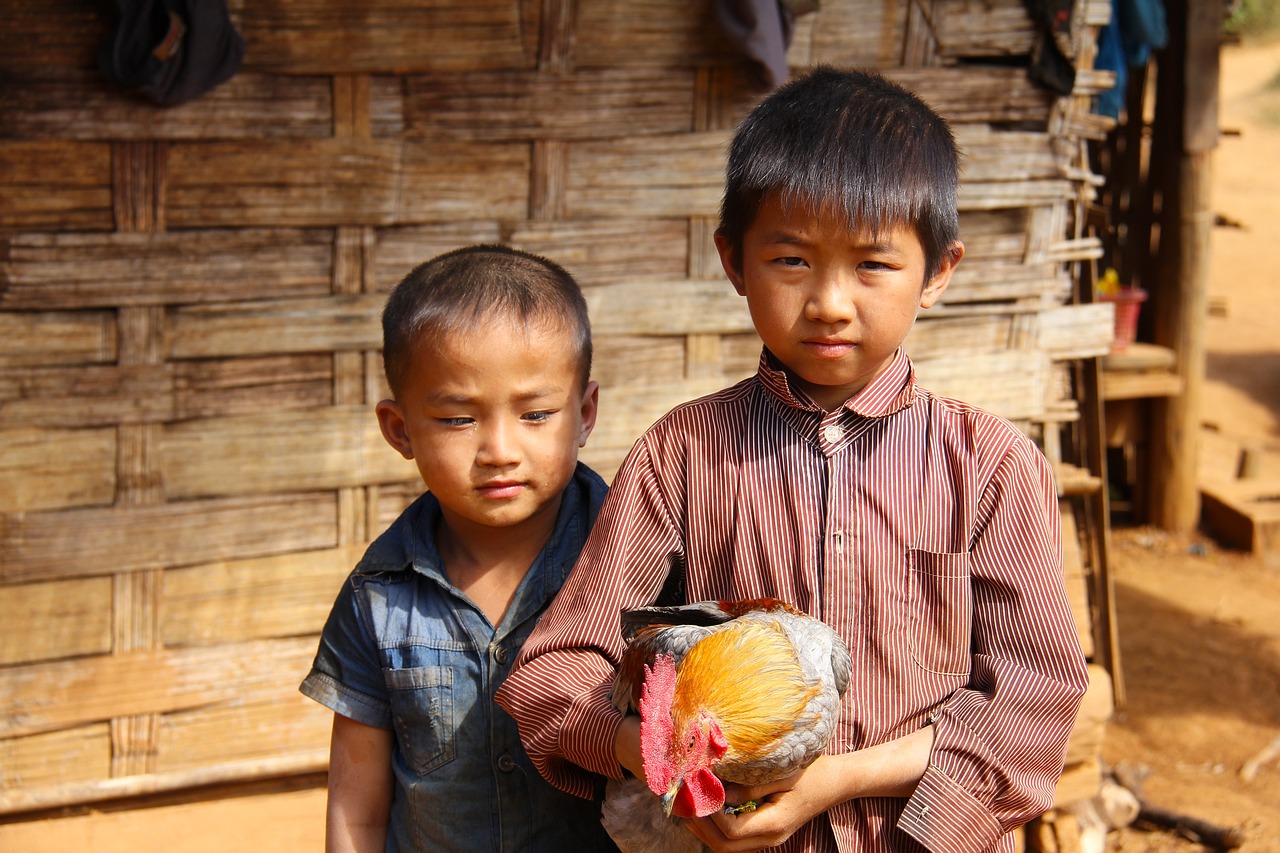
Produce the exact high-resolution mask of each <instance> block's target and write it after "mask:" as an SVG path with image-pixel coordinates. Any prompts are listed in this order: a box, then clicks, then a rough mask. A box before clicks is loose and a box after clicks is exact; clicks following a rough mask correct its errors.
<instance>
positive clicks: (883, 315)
mask: <svg viewBox="0 0 1280 853" xmlns="http://www.w3.org/2000/svg"><path fill="white" fill-rule="evenodd" d="M716 248H717V249H719V251H720V260H721V263H722V264H723V265H724V269H725V272H726V273H727V274H728V276H729V279H730V280H731V281H732V282H733V286H734V288H735V289H737V291H738V293H740V294H741V295H743V296H745V297H746V298H747V307H748V308H749V309H750V311H751V319H752V321H753V322H754V324H755V327H756V331H757V332H758V333H759V335H760V338H761V340H763V341H764V345H765V346H766V347H768V348H769V351H770V352H771V353H773V354H774V355H775V356H777V358H778V359H779V360H780V361H781V362H782V363H783V364H784V365H786V366H787V368H788V369H789V370H790V372H791V374H792V376H793V378H794V380H795V381H796V383H797V384H798V385H799V386H800V388H802V389H803V390H804V391H805V393H807V394H808V395H809V396H810V397H812V398H813V400H814V402H816V403H817V404H818V405H820V406H822V407H823V408H824V409H827V410H832V409H835V408H837V407H839V406H841V405H843V404H844V402H845V401H846V400H848V399H849V398H850V397H852V396H853V395H855V394H857V393H858V392H859V391H861V390H862V389H863V388H864V387H865V386H866V385H867V384H868V383H869V382H871V380H872V379H874V378H875V377H876V376H877V375H879V373H880V372H881V371H882V370H884V368H885V367H886V366H887V365H888V364H889V362H890V361H892V359H893V354H894V352H895V351H896V350H897V349H898V346H899V345H900V344H901V343H902V341H903V339H904V338H906V336H907V332H908V331H910V330H911V324H912V323H913V322H914V321H915V318H916V313H917V311H918V310H919V309H920V308H928V307H929V306H931V305H933V304H934V303H935V302H936V301H937V300H938V297H939V296H941V295H942V292H943V291H944V290H945V289H946V286H947V283H948V282H949V281H950V280H951V273H952V272H953V271H954V269H955V266H956V264H957V263H959V262H960V258H961V257H962V256H963V255H964V247H963V246H961V245H960V244H959V243H957V244H956V245H955V247H954V248H953V251H952V252H951V254H950V255H949V256H948V257H947V259H946V260H945V261H944V262H943V264H942V269H941V270H940V271H939V272H938V273H937V275H935V276H933V277H932V278H931V279H929V280H928V281H927V282H926V281H925V258H924V247H923V246H922V245H921V243H920V238H919V237H918V236H917V235H916V233H915V231H914V230H912V229H911V228H908V227H900V228H896V229H894V230H892V231H890V232H889V233H887V234H885V235H883V236H881V237H880V238H879V239H876V238H874V237H872V236H871V235H869V234H859V233H851V232H850V231H849V229H848V227H847V226H846V225H845V223H844V221H843V219H842V218H841V217H839V216H819V215H815V214H813V213H811V212H809V211H807V210H805V209H804V208H803V207H802V206H800V205H796V206H793V208H792V209H788V210H784V209H783V206H782V204H781V203H780V201H779V199H778V197H777V195H776V194H774V195H770V196H768V197H766V199H765V200H764V202H763V203H762V204H761V206H760V209H759V211H758V212H757V215H756V219H755V221H754V222H753V223H752V225H751V227H750V228H748V229H747V231H746V234H745V235H744V237H743V241H742V257H741V259H740V265H739V264H736V263H735V258H734V251H733V247H731V246H730V245H728V243H727V241H726V240H724V239H723V238H722V237H721V236H720V235H719V234H717V235H716ZM922 283H923V289H922V287H921V285H922Z"/></svg>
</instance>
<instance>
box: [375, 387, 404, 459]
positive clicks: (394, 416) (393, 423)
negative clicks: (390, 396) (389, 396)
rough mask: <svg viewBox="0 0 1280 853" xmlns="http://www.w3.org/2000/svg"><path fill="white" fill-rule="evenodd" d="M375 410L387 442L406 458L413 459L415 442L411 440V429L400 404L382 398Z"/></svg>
mask: <svg viewBox="0 0 1280 853" xmlns="http://www.w3.org/2000/svg"><path fill="white" fill-rule="evenodd" d="M374 411H376V412H377V413H378V426H379V427H381V428H382V437H383V438H385V439H386V440H387V444H389V445H391V446H392V447H394V448H395V449H396V450H397V451H398V452H399V453H400V455H401V456H403V457H404V458H405V459H412V458H413V443H412V442H410V441H409V430H408V426H407V425H406V424H405V421H404V412H403V411H401V409H400V404H399V403H397V402H396V401H395V400H380V401H379V402H378V405H377V406H376V407H374Z"/></svg>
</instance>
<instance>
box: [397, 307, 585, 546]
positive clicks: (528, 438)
mask: <svg viewBox="0 0 1280 853" xmlns="http://www.w3.org/2000/svg"><path fill="white" fill-rule="evenodd" d="M581 384H582V383H581V379H580V362H579V358H578V352H577V350H576V348H575V346H574V337H573V334H572V333H571V332H570V331H569V330H568V329H561V328H558V327H557V326H555V325H554V324H546V323H539V322H536V321H535V322H532V323H530V324H528V325H527V326H526V325H522V324H521V323H520V322H519V321H517V320H514V319H512V318H507V317H496V318H487V319H483V320H481V321H480V322H479V323H478V324H477V325H476V326H475V327H474V328H473V329H471V330H469V331H466V332H461V333H454V334H446V335H442V336H439V339H437V340H434V341H431V342H430V343H427V344H424V345H422V346H421V347H420V349H419V350H418V352H416V353H415V354H414V361H413V368H412V370H411V371H410V373H409V375H408V377H407V378H406V381H405V383H404V387H403V388H402V389H401V390H400V393H399V394H398V395H397V399H396V400H394V401H392V400H383V401H382V402H380V403H379V404H378V407H377V413H378V422H379V424H380V425H381V427H382V434H383V436H384V437H385V438H386V439H387V442H388V443H389V444H391V446H392V447H394V448H395V449H396V450H398V451H400V453H401V455H403V456H404V457H405V458H406V459H413V460H414V461H415V462H416V463H417V465H418V471H419V473H420V474H421V475H422V480H423V482H424V483H426V486H427V489H428V490H430V491H431V492H432V494H434V495H435V496H436V498H437V499H438V500H439V501H440V506H441V509H442V512H443V517H444V523H445V524H446V525H447V526H448V528H449V533H450V534H452V535H455V536H458V537H461V538H467V537H469V536H471V537H474V536H487V535H491V531H492V528H508V529H510V528H528V529H529V530H530V531H531V532H541V531H543V530H544V528H545V530H546V531H547V532H549V531H550V529H551V528H552V527H554V524H555V518H556V513H557V511H558V510H559V507H560V494H561V492H562V491H563V490H564V487H565V486H566V485H567V484H568V482H569V480H570V478H571V477H572V476H573V472H574V467H575V465H576V464H577V461H578V448H579V447H582V446H583V445H585V444H586V441H587V436H589V435H590V434H591V430H592V428H593V427H594V426H595V420H596V404H597V399H598V396H599V386H598V385H597V384H596V383H595V382H590V383H588V384H587V387H586V388H582V387H580V386H581ZM507 532H518V530H517V531H512V530H508V531H507Z"/></svg>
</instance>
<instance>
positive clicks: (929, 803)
mask: <svg viewBox="0 0 1280 853" xmlns="http://www.w3.org/2000/svg"><path fill="white" fill-rule="evenodd" d="M958 159H959V158H958V154H957V151H956V147H955V142H954V139H953V137H952V135H951V132H950V129H949V128H948V127H947V125H946V123H945V122H944V121H943V120H942V119H941V118H940V117H939V116H937V115H936V114H935V113H934V112H933V111H932V110H931V109H929V107H927V106H926V105H925V104H924V103H923V102H921V101H920V100H919V99H917V98H916V97H915V96H913V95H911V94H910V93H908V92H906V91H905V90H903V89H901V88H899V87H897V86H896V85H893V84H891V83H889V82H887V81H885V80H883V79H881V78H879V77H877V76H874V75H868V74H863V73H858V72H844V71H837V70H835V69H832V68H821V69H817V70H815V71H813V72H811V73H810V74H808V75H806V76H804V77H802V78H800V79H797V80H795V81H793V82H792V83H790V84H788V85H786V86H784V87H783V88H781V89H779V90H777V91H776V92H775V93H774V94H773V95H771V96H770V97H769V98H767V99H766V100H765V101H764V102H762V103H761V104H760V105H759V106H758V107H757V108H756V109H755V110H754V111H753V112H752V114H751V115H750V116H748V117H747V119H746V120H745V121H744V123H743V125H742V126H741V127H740V128H739V129H738V131H737V133H736V134H735V136H734V141H733V144H732V146H731V148H730V152H729V162H728V170H727V180H726V188H725V197H724V203H723V207H722V211H721V220H720V227H719V229H718V231H717V233H716V247H717V248H718V250H719V252H720V257H721V260H722V263H723V266H724V269H725V272H726V273H727V274H728V276H729V279H730V281H731V282H732V283H733V286H734V288H735V289H736V290H737V291H738V293H739V294H741V295H743V296H744V297H746V300H747V305H748V307H749V309H750V312H751V317H752V320H753V322H754V324H755V327H756V329H757V331H758V332H759V334H760V337H761V339H762V340H763V342H764V351H763V353H762V355H761V360H760V367H759V370H758V372H757V374H756V376H755V377H753V378H751V379H748V380H746V381H744V382H742V383H739V384H738V385H736V386H734V387H732V388H728V389H726V390H724V391H721V392H719V393H716V394H713V395H710V396H708V397H705V398H703V399H700V400H695V401H693V402H691V403H686V404H684V405H682V406H679V407H677V408H676V409H675V410H673V411H672V412H670V413H668V414H667V415H666V416H665V417H664V418H662V419H661V420H659V421H658V423H657V424H655V425H654V426H653V427H651V428H650V430H649V431H648V432H647V433H646V434H645V435H644V436H642V437H641V439H640V440H639V441H638V442H637V443H636V445H635V447H634V448H633V449H632V451H631V453H630V454H629V456H628V458H627V460H626V461H625V462H624V464H623V466H622V468H621V470H620V471H619V473H618V475H617V477H616V478H615V480H614V483H613V485H612V487H611V489H610V493H609V498H608V500H607V501H606V504H605V507H604V509H603V510H602V512H601V515H600V518H599V521H598V523H597V525H596V527H595V529H594V531H593V533H592V535H591V537H590V538H589V540H588V542H587V544H586V546H585V547H584V549H583V554H582V558H581V560H580V563H579V569H578V570H577V571H575V572H574V573H573V574H572V575H571V576H570V578H569V580H568V582H567V583H566V585H565V588H564V591H563V592H562V594H561V596H560V598H559V599H558V600H557V602H556V604H555V605H554V606H553V607H552V608H551V610H550V611H549V612H548V614H547V617H546V619H544V620H543V622H542V623H541V625H540V626H539V627H538V629H537V631H536V632H535V633H534V635H533V636H532V637H531V638H530V640H529V642H528V643H527V644H526V645H525V648H524V650H523V651H522V652H521V655H520V659H519V660H518V661H517V666H516V669H515V671H514V672H513V674H512V676H511V677H510V678H509V679H508V681H507V683H506V684H505V685H504V687H503V689H502V690H501V691H500V692H499V695H498V701H499V703H500V704H502V705H503V707H505V708H507V709H508V710H509V711H510V712H511V713H512V715H513V716H514V717H515V718H516V720H517V721H518V723H519V725H520V733H521V736H522V737H523V738H524V740H525V744H526V747H527V748H528V749H529V753H530V755H531V756H532V758H533V761H534V763H535V764H536V765H537V766H538V768H539V770H541V771H542V772H543V773H544V774H545V775H546V776H547V778H549V779H550V780H551V781H552V782H553V783H555V784H556V785H558V786H560V787H562V788H564V789H566V790H571V791H575V792H578V793H579V794H586V793H588V791H589V784H588V783H589V780H590V779H591V775H590V774H591V773H595V774H602V775H606V776H612V777H619V776H621V775H622V773H623V772H624V768H625V770H629V771H630V772H632V773H635V774H637V775H640V774H641V773H642V772H643V769H642V762H641V760H640V757H639V755H638V722H637V720H636V718H634V717H628V718H626V719H622V718H620V717H619V716H618V715H617V714H616V713H615V712H613V711H612V710H611V708H610V706H609V702H608V684H609V683H610V681H611V680H612V678H613V673H614V667H615V666H616V664H617V662H618V660H619V656H620V654H621V651H622V640H621V638H620V637H619V629H618V612H619V611H620V610H623V609H626V608H629V607H633V606H637V605H644V604H648V603H650V602H652V601H653V600H654V599H655V598H656V597H657V596H658V594H659V590H660V589H662V588H663V585H664V581H665V580H666V579H667V577H668V574H669V568H670V571H674V572H677V573H683V575H684V584H685V593H684V597H685V600H686V601H697V600H701V599H716V598H725V599H735V598H750V597H756V596H774V597H777V598H780V599H783V600H785V601H789V602H791V603H793V604H795V605H796V606H798V607H799V608H800V609H802V610H804V611H806V612H808V613H810V614H812V615H814V616H818V617H820V618H822V619H823V620H824V621H826V622H827V623H828V624H830V625H831V626H833V627H834V628H835V629H836V630H837V631H838V632H839V633H840V635H841V636H842V637H843V638H844V640H845V642H846V643H847V645H848V647H849V650H850V652H851V654H852V656H853V681H852V683H851V684H850V687H849V690H848V693H847V694H846V696H845V698H844V702H843V706H842V708H841V718H840V722H839V725H838V727H837V730H836V732H835V735H834V736H833V738H832V741H831V743H830V745H829V746H828V750H827V754H826V755H824V756H823V757H821V758H819V759H818V761H817V762H815V763H814V764H812V765H811V766H810V767H809V768H808V769H806V770H805V771H803V772H801V773H798V774H796V775H795V776H792V777H791V778H790V779H788V780H786V781H784V782H782V783H778V784H776V785H773V786H761V787H759V788H756V789H745V790H743V789H739V790H737V791H732V792H730V800H729V801H730V802H741V801H742V800H744V799H749V798H750V799H757V800H758V799H760V798H762V797H764V798H766V802H765V803H764V804H763V805H762V806H761V807H760V808H759V809H758V810H757V811H755V812H753V813H745V814H741V815H724V814H716V815H713V816H711V817H709V818H703V819H700V820H695V821H691V822H689V827H690V829H691V830H692V831H693V832H694V834H696V835H697V836H698V837H700V838H701V839H702V840H703V841H704V842H706V843H707V844H709V845H710V846H712V847H713V848H714V849H717V850H755V849H758V848H760V847H765V846H770V845H775V844H782V845H783V847H782V849H785V850H836V849H840V850H859V851H864V850H921V849H928V850H934V851H977V850H1001V851H1008V850H1012V849H1013V844H1014V838H1013V836H1012V835H1011V834H1009V833H1010V830H1012V829H1013V828H1015V827H1017V826H1019V825H1021V824H1022V823H1024V822H1025V821H1026V820H1028V819H1030V818H1031V817H1032V816H1034V815H1036V814H1038V813H1039V812H1041V811H1043V810H1044V809H1045V808H1047V807H1048V805H1049V803H1050V801H1051V797H1052V791H1053V788H1054V784H1055V782H1056V780H1057V778H1058V775H1059V774H1060V772H1061V769H1062V759H1063V753H1064V749H1065V745H1066V740H1067V736H1068V733H1069V731H1070V729H1071V724H1072V721H1073V719H1074V715H1075V711H1076V708H1077V706H1078V704H1079V701H1080V698H1081V696H1082V695H1083V692H1084V689H1085V684H1086V680H1087V675H1086V670H1085V662H1084V658H1083V655H1082V654H1081V651H1080V646H1079V643H1078V641H1077V639H1076V631H1075V627H1074V625H1073V623H1072V618H1071V613H1070V611H1069V609H1068V606H1067V602H1066V597H1065V594H1064V591H1063V586H1062V580H1061V540H1060V531H1059V522H1058V506H1057V498H1056V493H1055V488H1054V483H1053V479H1052V474H1051V471H1050V469H1049V466H1048V464H1047V462H1046V461H1045V459H1044V457H1043V456H1042V455H1041V454H1040V453H1039V451H1038V450H1037V449H1036V448H1035V446H1034V445H1033V444H1032V443H1031V442H1030V441H1029V440H1028V439H1027V438H1026V437H1025V436H1023V435H1022V434H1021V433H1019V432H1018V431H1017V430H1016V429H1014V428H1013V427H1012V426H1011V425H1009V424H1008V423H1007V422H1005V421H1002V420H1000V419H998V418H996V417H994V416H992V415H989V414H986V413H984V412H981V411H978V410H976V409H974V408H973V407H971V406H967V405H965V404H963V403H960V402H956V401H954V400H949V399H944V398H941V397H938V396H936V395H934V394H931V393H929V392H928V391H926V390H924V389H922V388H920V387H919V386H918V385H917V384H916V381H915V376H914V373H913V371H912V367H911V363H910V361H909V359H908V358H907V357H906V355H905V354H904V353H903V352H902V350H901V344H902V341H903V339H904V338H905V337H906V335H907V332H908V330H909V329H910V328H911V324H912V322H913V321H914V319H915V316H916V313H917V311H918V309H919V308H921V307H924V308H928V307H929V306H931V305H933V304H934V303H935V302H937V300H938V298H939V296H941V294H942V292H943V290H944V289H945V288H946V286H947V283H948V281H949V280H950V278H951V275H952V273H953V271H954V270H955V268H956V265H957V264H958V263H959V262H960V259H961V257H962V256H963V254H964V248H963V246H962V244H961V243H960V241H959V239H958V224H957V222H958V214H957V211H956V188H957V184H958ZM784 842H785V843H784Z"/></svg>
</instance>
